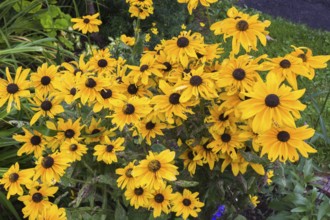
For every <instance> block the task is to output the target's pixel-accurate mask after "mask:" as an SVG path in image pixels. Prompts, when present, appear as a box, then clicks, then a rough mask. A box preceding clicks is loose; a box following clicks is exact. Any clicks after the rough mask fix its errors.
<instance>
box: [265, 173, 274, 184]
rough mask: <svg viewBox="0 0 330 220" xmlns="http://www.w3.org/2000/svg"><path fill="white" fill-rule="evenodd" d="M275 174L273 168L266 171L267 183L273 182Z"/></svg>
mask: <svg viewBox="0 0 330 220" xmlns="http://www.w3.org/2000/svg"><path fill="white" fill-rule="evenodd" d="M273 176H274V171H273V170H268V171H267V173H266V181H267V185H270V184H272V182H273V181H272V177H273Z"/></svg>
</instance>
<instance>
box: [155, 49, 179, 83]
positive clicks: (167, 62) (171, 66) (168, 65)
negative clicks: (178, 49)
mask: <svg viewBox="0 0 330 220" xmlns="http://www.w3.org/2000/svg"><path fill="white" fill-rule="evenodd" d="M156 59H157V62H158V63H160V64H162V65H163V66H164V68H163V69H160V71H161V72H162V75H163V77H165V78H166V77H167V76H168V75H169V74H170V73H171V72H172V71H173V70H176V69H177V68H178V67H179V63H178V62H176V61H173V60H171V59H170V58H169V57H168V56H167V55H166V54H165V52H164V51H163V50H160V51H159V52H158V53H157V55H156Z"/></svg>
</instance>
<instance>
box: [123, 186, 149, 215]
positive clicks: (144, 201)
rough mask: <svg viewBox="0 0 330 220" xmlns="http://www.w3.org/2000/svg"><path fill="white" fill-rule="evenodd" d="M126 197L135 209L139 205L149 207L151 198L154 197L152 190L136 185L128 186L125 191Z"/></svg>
mask: <svg viewBox="0 0 330 220" xmlns="http://www.w3.org/2000/svg"><path fill="white" fill-rule="evenodd" d="M125 197H126V199H127V200H130V201H129V204H130V205H131V206H134V208H135V209H138V208H139V207H144V208H147V207H148V206H149V200H150V199H151V198H152V194H151V190H150V189H148V188H147V187H143V186H135V187H132V188H129V187H127V188H126V191H125Z"/></svg>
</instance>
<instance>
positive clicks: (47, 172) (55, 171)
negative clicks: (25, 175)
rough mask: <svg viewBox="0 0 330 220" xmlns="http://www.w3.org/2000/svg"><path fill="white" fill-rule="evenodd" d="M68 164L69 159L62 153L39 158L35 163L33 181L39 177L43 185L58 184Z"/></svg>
mask: <svg viewBox="0 0 330 220" xmlns="http://www.w3.org/2000/svg"><path fill="white" fill-rule="evenodd" d="M70 162H71V161H70V158H69V157H68V156H67V155H66V154H65V153H62V152H60V153H59V152H55V153H53V154H49V155H47V156H43V157H40V158H39V159H38V161H37V162H36V167H35V171H36V173H35V175H34V180H37V179H38V178H39V177H40V179H41V181H42V182H43V183H45V184H50V185H52V184H54V183H56V182H59V181H60V178H61V176H63V175H64V173H65V170H66V168H68V166H69V165H70V164H69V163H70Z"/></svg>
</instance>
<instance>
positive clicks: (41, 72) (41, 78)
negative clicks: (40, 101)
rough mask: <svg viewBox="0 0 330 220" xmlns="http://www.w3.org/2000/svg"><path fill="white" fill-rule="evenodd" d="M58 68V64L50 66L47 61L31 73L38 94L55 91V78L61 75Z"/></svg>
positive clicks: (42, 94)
mask: <svg viewBox="0 0 330 220" xmlns="http://www.w3.org/2000/svg"><path fill="white" fill-rule="evenodd" d="M57 70H58V67H57V66H54V65H50V66H48V64H47V63H44V64H42V65H41V67H38V69H37V72H35V73H32V74H31V81H32V85H33V87H34V88H35V90H36V94H38V95H40V96H46V95H48V94H49V93H50V92H53V91H54V86H55V79H56V76H57V75H59V73H58V72H57Z"/></svg>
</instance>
